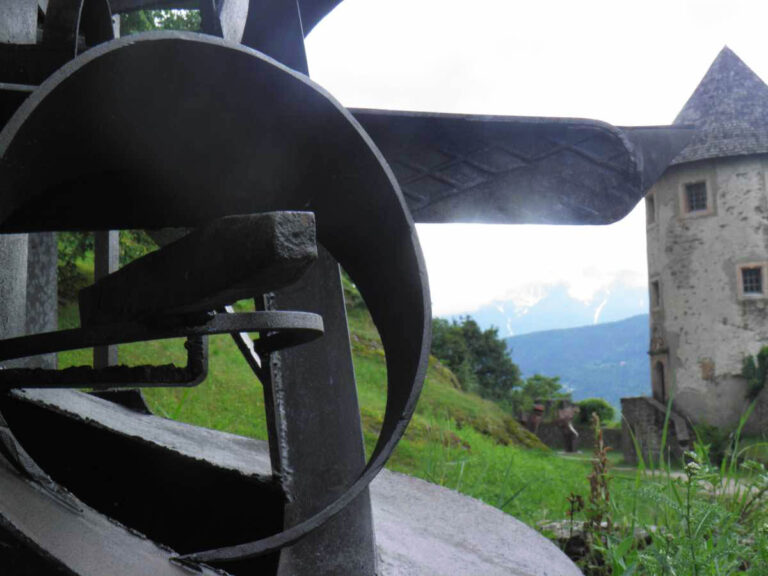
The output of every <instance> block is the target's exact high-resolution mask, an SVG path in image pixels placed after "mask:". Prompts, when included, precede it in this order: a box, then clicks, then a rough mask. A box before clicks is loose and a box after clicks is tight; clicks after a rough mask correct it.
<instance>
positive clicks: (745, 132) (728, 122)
mask: <svg viewBox="0 0 768 576" xmlns="http://www.w3.org/2000/svg"><path fill="white" fill-rule="evenodd" d="M675 124H688V125H693V126H695V127H696V128H698V130H699V132H698V134H697V135H696V136H695V137H694V139H693V141H692V142H691V143H690V144H689V145H688V146H687V147H686V148H685V150H683V152H682V153H680V155H678V156H677V158H676V159H675V160H674V162H673V164H672V165H671V166H670V167H669V168H668V169H667V171H666V172H665V174H664V176H663V177H662V178H661V179H660V180H659V181H658V182H657V183H656V185H655V186H654V187H653V188H652V189H651V190H650V192H649V193H648V195H647V197H646V214H647V240H648V274H649V292H650V332H651V341H650V350H649V358H650V363H651V375H652V376H651V379H652V391H653V400H655V402H649V401H648V400H650V399H625V400H623V401H622V403H623V408H624V412H625V417H628V418H629V419H630V421H633V422H635V423H636V425H637V426H639V427H640V428H642V425H641V422H646V423H647V424H648V425H649V426H650V425H651V424H650V422H651V421H657V422H658V420H659V415H658V412H659V407H661V410H662V411H663V408H664V405H665V404H666V403H667V401H668V399H669V397H670V395H673V407H674V410H675V412H676V415H679V416H682V417H683V418H684V419H687V420H688V421H690V422H692V423H694V424H701V423H704V424H710V425H714V426H718V427H723V428H732V427H735V426H736V425H737V424H738V421H739V418H740V416H741V415H742V413H743V412H744V410H745V408H746V407H747V405H748V399H747V383H746V381H745V379H744V378H743V377H742V376H741V375H740V374H741V370H742V362H743V359H744V357H745V355H748V354H755V353H757V352H758V350H759V349H760V348H761V347H762V346H765V345H768V190H766V185H767V184H766V173H767V172H768V86H766V84H765V83H764V82H763V81H762V80H761V79H760V78H759V77H758V76H757V75H756V74H755V73H754V72H753V71H752V70H750V69H749V67H747V66H746V64H744V62H742V61H741V60H740V59H739V58H738V56H736V54H734V53H733V52H732V51H731V50H730V49H729V48H727V47H726V48H724V49H723V50H722V51H721V52H720V54H719V55H718V56H717V58H716V59H715V61H714V62H713V64H712V66H711V67H710V69H709V71H708V72H707V73H706V75H705V76H704V78H703V79H702V81H701V83H700V84H699V86H698V87H697V88H696V90H695V91H694V93H693V95H692V96H691V97H690V99H689V100H688V102H687V103H686V104H685V106H684V107H683V109H682V111H681V112H680V114H679V115H678V116H677V118H676V120H675ZM644 412H646V413H644ZM652 413H656V414H655V415H652ZM662 421H663V418H662ZM681 422H682V420H681V419H678V426H677V427H678V428H680V427H681V425H680V424H681ZM767 423H768V397H767V396H766V394H765V393H762V394H761V395H760V396H759V397H758V408H757V410H756V411H755V413H754V415H753V417H752V419H751V422H750V425H749V431H751V432H752V433H755V432H758V431H761V430H762V429H763V428H764V427H765V425H766V424H767ZM682 427H684V426H682ZM640 435H641V436H642V435H643V434H640ZM678 435H681V437H680V438H678V439H679V440H680V441H681V443H682V440H684V439H685V438H687V433H686V432H685V431H683V430H680V431H679V433H678ZM684 437H685V438H684ZM648 442H650V441H649V440H648V441H646V443H648ZM650 443H651V444H652V442H650Z"/></svg>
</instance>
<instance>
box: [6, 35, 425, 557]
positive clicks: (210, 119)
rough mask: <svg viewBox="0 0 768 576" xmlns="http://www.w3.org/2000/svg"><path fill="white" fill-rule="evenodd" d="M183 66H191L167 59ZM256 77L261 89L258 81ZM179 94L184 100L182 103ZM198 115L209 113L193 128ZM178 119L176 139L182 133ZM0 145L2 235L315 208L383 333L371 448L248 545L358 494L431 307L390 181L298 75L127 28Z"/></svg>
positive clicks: (399, 402)
mask: <svg viewBox="0 0 768 576" xmlns="http://www.w3.org/2000/svg"><path fill="white" fill-rule="evenodd" d="M188 61H194V62H195V63H196V66H195V68H194V69H192V68H189V67H186V66H183V65H180V63H182V62H188ZM105 75H107V76H108V77H109V79H110V81H109V82H106V81H105ZM228 83H232V85H233V86H232V89H231V90H230V89H227V88H226V86H227V84H228ZM235 83H236V86H235ZM155 84H158V85H162V86H163V91H162V92H161V93H158V92H157V91H155V90H152V89H151V88H152V87H153V86H154V85H155ZM265 85H269V86H271V87H272V90H270V91H269V92H265V91H264V90H261V89H260V87H261V86H265ZM95 86H100V87H101V88H100V89H99V90H98V92H96V91H95V90H93V89H91V88H92V87H95ZM213 86H215V87H216V88H215V90H214V89H213ZM189 94H196V101H195V106H194V107H192V106H190V107H189V108H187V107H185V106H181V107H179V106H178V103H179V102H183V101H185V98H187V99H188V98H189ZM254 95H256V97H254ZM169 107H171V108H172V109H174V110H175V113H174V115H173V116H172V117H171V116H169V115H168V114H167V110H168V109H169ZM199 109H207V110H210V113H209V114H207V115H206V117H205V122H203V123H201V122H199V115H198V113H197V110H199ZM187 116H188V118H187ZM53 118H55V119H56V120H55V121H54V120H53ZM92 118H99V130H98V134H100V135H102V137H101V138H96V139H94V138H93V136H92V133H89V132H87V131H84V130H83V127H84V126H87V125H89V123H91V122H92V120H90V119H92ZM235 119H236V120H235ZM137 126H142V130H141V132H140V133H139V132H137V130H136V127H137ZM186 126H188V127H189V130H190V131H191V132H190V135H189V136H188V137H186V136H184V135H182V134H180V133H179V130H180V129H183V128H184V127H186ZM223 127H226V130H223V129H222V128H223ZM113 135H114V137H113ZM117 135H119V136H117ZM329 135H333V137H332V138H331V137H329ZM200 141H204V142H206V146H205V148H204V151H205V160H204V161H202V160H201V157H200V154H201V153H202V150H201V149H200V148H199V147H198V146H197V145H196V142H200ZM310 143H321V147H320V148H316V147H314V146H307V145H308V144H310ZM46 150H48V151H50V154H49V153H47V152H45V151H46ZM318 150H322V153H320V154H318ZM54 151H55V153H54ZM302 152H304V153H302ZM0 153H1V154H2V157H3V167H4V168H5V169H6V170H7V171H6V175H7V176H8V180H6V182H9V183H10V182H14V183H15V184H16V185H17V187H16V188H15V191H18V193H17V194H16V193H14V192H10V193H8V194H4V195H3V196H2V197H1V198H0V215H2V216H3V222H4V224H3V225H2V226H0V228H5V229H6V230H11V229H13V228H17V227H18V228H22V229H45V228H59V227H61V226H62V223H65V224H64V226H65V227H72V228H85V229H88V228H91V229H93V228H102V229H104V228H112V229H114V228H121V227H127V228H142V227H149V228H151V227H162V226H194V225H197V224H201V223H203V222H207V221H210V220H211V219H212V218H215V217H218V216H223V215H226V214H233V213H234V214H237V213H251V212H259V211H265V210H275V209H297V208H305V207H309V208H310V209H312V210H313V211H314V212H315V216H316V219H317V233H318V240H319V242H321V243H323V244H324V245H325V247H326V248H328V249H329V251H330V252H331V254H332V255H333V256H334V258H336V259H337V260H338V261H339V262H340V263H341V264H342V265H343V266H344V267H345V269H346V270H347V271H348V272H349V273H350V276H351V277H352V278H353V280H354V281H355V283H356V284H357V286H358V287H359V288H360V290H361V292H362V294H363V296H364V298H365V299H366V301H367V302H368V304H369V307H370V309H371V311H372V314H373V317H374V321H375V322H376V323H377V325H378V327H379V331H380V333H381V335H382V340H383V342H384V346H385V350H386V353H387V359H388V374H389V377H388V379H389V383H390V385H389V390H390V392H389V400H388V404H387V413H386V415H385V418H384V426H383V429H382V437H381V440H380V442H379V444H378V447H377V449H376V450H375V452H374V454H373V456H372V459H371V460H370V461H369V464H368V467H367V468H366V472H365V473H364V474H363V475H361V476H360V477H359V478H358V479H357V480H356V481H355V483H354V484H352V485H351V489H350V490H349V491H347V492H346V493H345V494H344V496H343V497H342V498H340V499H339V500H336V502H334V503H333V504H332V505H330V506H329V507H327V508H325V509H324V510H323V511H322V512H321V513H319V514H318V515H316V516H315V517H313V518H312V519H311V520H308V521H306V522H304V523H301V524H298V525H296V526H294V527H292V528H289V529H288V531H286V533H284V534H282V535H279V536H276V537H274V538H273V539H271V540H268V541H266V542H262V543H259V544H258V545H257V546H256V547H255V548H254V547H249V548H248V550H249V552H248V553H249V554H251V553H254V550H255V551H256V553H263V552H265V551H267V550H270V549H274V548H275V547H279V546H282V545H284V544H286V543H288V542H292V541H295V540H296V539H298V538H300V537H301V536H303V535H305V534H306V533H307V532H308V531H310V530H311V529H313V528H315V527H316V526H318V525H320V524H321V523H322V522H324V521H325V520H327V519H328V518H329V517H331V516H332V515H333V514H335V513H337V512H338V511H340V510H341V509H342V508H343V507H344V506H345V505H346V504H347V503H348V502H349V501H351V500H353V499H354V498H355V497H356V496H357V495H358V494H359V493H360V492H361V491H363V490H364V489H365V486H366V485H367V483H368V482H370V480H371V479H372V478H373V476H374V475H375V474H376V472H377V471H378V470H379V469H380V468H381V467H382V466H383V464H384V462H385V461H386V459H387V457H388V456H389V453H390V452H391V450H392V449H393V448H394V446H395V445H396V443H397V440H398V439H399V437H400V436H401V435H402V433H403V431H404V430H405V426H406V425H407V422H408V420H409V418H410V415H411V413H412V411H413V409H414V407H415V401H416V398H417V397H418V392H419V389H420V385H421V379H422V378H423V373H424V370H425V368H426V358H427V350H428V341H429V304H428V296H427V291H426V272H425V269H424V265H423V261H422V258H421V253H420V250H419V249H418V244H417V241H416V236H415V231H414V229H413V225H412V222H411V220H410V218H409V216H408V213H407V210H406V208H405V205H404V202H403V201H402V198H401V197H400V196H399V192H398V188H397V184H396V182H395V180H394V178H393V176H392V174H391V172H390V171H389V170H388V168H387V167H386V164H385V163H384V162H383V159H382V158H381V157H380V156H379V155H378V152H377V150H376V149H375V147H373V146H372V145H371V143H370V140H369V139H368V138H367V136H366V135H365V134H364V133H362V132H361V131H360V129H359V127H358V125H357V123H355V122H354V121H353V120H351V117H350V116H349V115H348V113H347V112H346V111H344V109H343V108H341V107H340V106H339V105H338V104H336V103H335V102H334V101H333V100H332V99H330V98H329V97H328V96H327V94H325V93H324V92H323V91H322V90H319V89H318V88H316V87H315V86H314V85H312V84H311V83H310V82H309V81H308V80H306V78H305V77H303V76H300V75H297V74H295V73H293V72H291V71H290V70H289V69H287V68H284V67H281V66H280V65H278V64H276V63H274V62H273V61H270V60H268V59H265V58H264V57H263V56H261V55H259V54H258V53H255V52H251V51H248V50H247V49H243V48H237V47H233V46H229V45H226V44H224V43H222V42H219V41H216V40H214V39H211V38H201V37H199V36H194V35H189V34H180V33H164V34H153V35H151V36H149V35H148V36H144V37H139V36H136V37H130V38H125V39H120V40H116V41H114V42H111V43H109V44H106V45H103V46H98V47H96V48H93V49H91V50H89V51H88V52H86V53H85V54H83V55H82V56H81V57H80V58H78V59H77V60H75V61H73V62H72V63H71V64H68V65H66V66H64V67H63V68H62V70H60V71H59V72H57V74H56V75H54V76H53V77H52V78H51V79H50V80H49V81H47V82H46V83H45V84H44V85H43V86H41V88H40V89H39V90H38V91H36V92H35V93H34V94H33V95H32V96H31V97H30V99H28V100H27V101H26V102H25V103H24V104H23V105H22V107H21V108H20V109H19V111H18V112H17V114H16V115H15V116H14V117H13V118H12V119H11V121H10V122H9V124H8V126H6V129H5V130H4V131H3V133H2V134H0ZM212 153H215V154H216V156H217V160H216V161H215V162H214V161H213V160H212V159H211V157H210V155H211V154H212ZM153 159H154V160H153ZM211 162H214V163H215V164H216V165H217V167H218V170H217V171H216V172H215V173H212V172H211V171H210V170H209V169H208V166H209V165H210V164H211ZM255 163H257V164H255ZM288 168H290V169H288ZM106 175H109V178H108V181H109V185H107V177H106ZM116 176H119V177H116ZM74 182H77V185H76V186H73V185H72V184H73V183H74ZM211 189H216V190H218V191H219V192H218V193H217V194H216V195H215V197H214V196H212V195H211V194H209V191H210V190H211ZM105 190H108V191H109V192H108V193H105Z"/></svg>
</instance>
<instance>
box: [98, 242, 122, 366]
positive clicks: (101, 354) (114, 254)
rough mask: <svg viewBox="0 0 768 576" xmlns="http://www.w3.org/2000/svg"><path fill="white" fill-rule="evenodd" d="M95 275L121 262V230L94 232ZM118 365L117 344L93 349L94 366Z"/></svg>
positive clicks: (101, 273) (103, 272)
mask: <svg viewBox="0 0 768 576" xmlns="http://www.w3.org/2000/svg"><path fill="white" fill-rule="evenodd" d="M93 244H94V246H93V275H94V279H95V280H98V279H100V278H103V277H104V276H106V275H107V274H109V273H111V272H115V271H116V270H117V268H118V266H119V262H120V232H119V231H117V230H103V231H98V232H94V243H93ZM107 366H117V346H97V347H96V348H94V349H93V367H94V368H106V367H107Z"/></svg>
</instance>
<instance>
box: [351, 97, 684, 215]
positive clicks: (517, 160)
mask: <svg viewBox="0 0 768 576" xmlns="http://www.w3.org/2000/svg"><path fill="white" fill-rule="evenodd" d="M353 114H354V115H355V117H356V118H357V120H358V121H359V122H360V123H361V124H362V126H363V127H364V128H365V130H366V131H367V132H368V134H370V136H371V137H372V138H373V140H374V142H376V144H377V146H378V147H379V149H380V150H381V151H382V152H383V154H384V156H385V157H386V159H387V161H388V162H389V164H390V166H391V167H392V169H393V170H394V172H395V175H396V176H397V178H398V181H399V182H400V185H401V187H402V190H403V193H404V195H405V198H406V200H407V202H408V206H409V207H410V209H411V212H412V214H413V216H414V219H415V220H416V221H417V222H487V223H504V224H534V223H535V224H607V223H610V222H614V221H616V220H619V219H621V218H623V217H624V216H625V215H626V214H628V213H629V211H630V210H631V209H632V208H633V207H634V206H635V204H637V202H638V201H639V200H640V199H641V198H642V197H643V196H644V194H645V192H646V190H647V189H648V187H650V185H651V184H653V182H654V181H655V179H656V178H657V177H658V176H659V175H660V174H661V172H663V170H664V168H665V167H666V166H667V164H669V162H670V161H671V160H672V159H673V158H674V157H675V155H676V154H677V153H678V152H679V151H680V150H681V149H682V148H683V147H685V145H686V143H687V142H688V139H689V138H690V136H691V135H692V132H691V130H690V129H688V128H680V127H661V128H632V129H621V128H616V127H614V126H610V125H608V124H605V123H602V122H598V121H595V120H572V119H559V118H524V117H512V116H472V115H468V116H464V115H454V114H432V113H418V112H390V111H381V110H354V111H353Z"/></svg>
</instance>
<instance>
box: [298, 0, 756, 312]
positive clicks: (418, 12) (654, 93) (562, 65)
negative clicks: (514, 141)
mask: <svg viewBox="0 0 768 576" xmlns="http://www.w3.org/2000/svg"><path fill="white" fill-rule="evenodd" d="M766 16H768V3H762V2H753V1H750V0H728V1H726V0H722V1H720V0H705V1H704V0H677V1H674V0H646V1H644V2H637V1H636V2H617V1H616V0H580V1H578V2H574V1H573V0H540V1H538V2H510V1H509V0H474V1H473V2H466V1H464V0H461V1H460V0H345V1H344V2H343V3H342V4H341V5H340V6H339V7H338V8H337V9H336V10H335V11H334V12H333V13H332V14H331V15H329V16H328V17H327V18H326V20H325V21H324V22H322V23H320V24H319V25H318V26H317V28H316V29H315V31H313V32H312V34H311V35H310V36H309V38H308V55H309V63H310V71H311V74H312V77H313V79H315V80H317V81H319V82H320V83H321V84H322V85H323V86H325V87H326V88H327V89H329V90H330V91H331V93H333V94H334V95H335V96H336V97H338V98H339V99H340V100H341V102H342V103H343V104H345V105H347V106H358V107H370V108H389V109H401V110H431V111H438V112H463V113H483V114H508V115H532V116H569V117H585V118H596V119H600V120H604V121H607V122H611V123H613V124H617V125H643V124H667V123H669V122H671V121H672V120H673V119H674V117H675V116H676V114H677V112H678V111H679V110H680V108H681V107H682V106H683V104H684V103H685V101H686V100H687V99H688V97H689V96H690V94H691V93H692V92H693V90H694V88H695V87H696V85H697V84H698V82H699V80H700V79H701V77H702V76H703V75H704V73H705V71H706V70H707V68H708V67H709V65H710V63H711V62H712V60H713V59H714V57H715V56H716V54H717V53H718V52H719V51H720V49H721V48H722V47H723V45H725V44H728V45H729V46H730V47H731V48H732V49H734V50H735V51H736V53H737V54H739V55H740V56H741V57H742V58H743V59H744V60H745V61H746V62H747V64H749V65H750V66H751V67H752V68H753V69H754V70H755V71H756V72H757V73H758V74H760V75H761V76H762V77H763V78H768V34H766V33H765V22H766V21H767V20H768V18H766ZM643 215H644V211H643V207H642V206H640V207H638V208H637V209H636V210H635V211H634V212H633V213H632V214H631V215H630V216H629V217H628V218H627V219H625V220H624V221H622V222H620V223H617V224H615V225H613V226H609V227H606V228H593V227H578V228H577V227H543V226H481V225H475V226H470V225H450V226H449V225H441V226H427V225H423V226H419V235H420V238H421V240H422V244H423V246H424V252H425V255H426V259H427V265H428V268H429V274H430V283H431V287H432V296H433V301H434V312H435V313H436V314H450V313H460V312H470V311H472V310H475V309H477V308H478V307H480V306H482V305H484V304H487V303H490V302H492V301H495V300H499V301H504V300H512V301H514V302H515V303H516V304H517V305H518V307H519V310H520V311H524V310H525V309H526V307H529V306H531V305H533V304H535V303H536V302H537V301H538V300H539V299H541V298H542V297H543V296H544V294H545V293H546V291H547V290H548V287H551V286H554V285H558V284H565V285H566V286H567V287H568V291H569V294H570V295H571V296H572V297H573V298H576V299H578V300H580V301H582V302H590V301H591V300H592V299H593V298H594V297H595V295H596V294H597V293H598V292H599V291H600V290H603V289H606V288H608V287H610V286H612V285H614V284H616V283H619V284H624V285H627V286H630V287H641V286H645V285H646V282H647V276H646V255H645V231H644V218H643Z"/></svg>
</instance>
